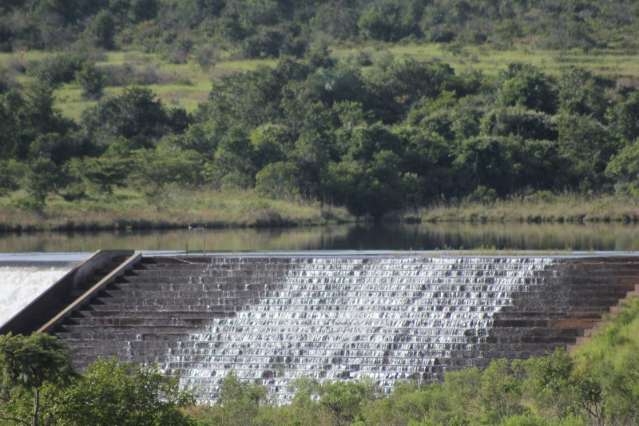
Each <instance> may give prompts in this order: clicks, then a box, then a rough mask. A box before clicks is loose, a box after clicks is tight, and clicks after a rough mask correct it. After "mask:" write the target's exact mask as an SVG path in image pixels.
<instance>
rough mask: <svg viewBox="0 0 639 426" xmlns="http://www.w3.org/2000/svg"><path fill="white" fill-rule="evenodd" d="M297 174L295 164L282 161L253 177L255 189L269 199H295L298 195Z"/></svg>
mask: <svg viewBox="0 0 639 426" xmlns="http://www.w3.org/2000/svg"><path fill="white" fill-rule="evenodd" d="M297 174H298V170H297V166H296V165H295V164H292V163H288V162H283V161H280V162H276V163H271V164H269V165H267V166H266V167H264V168H263V169H262V170H260V171H259V172H258V173H257V175H256V176H255V189H256V190H257V192H259V193H260V194H262V195H265V196H267V197H271V198H282V199H289V200H292V199H296V198H298V197H299V195H300V191H299V188H298V187H297Z"/></svg>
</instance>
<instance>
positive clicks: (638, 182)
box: [606, 142, 639, 197]
mask: <svg viewBox="0 0 639 426" xmlns="http://www.w3.org/2000/svg"><path fill="white" fill-rule="evenodd" d="M606 176H608V177H610V178H612V179H614V180H615V182H616V185H617V190H618V191H619V192H622V193H623V192H627V193H629V194H632V195H633V196H635V197H636V196H639V142H634V143H632V144H630V145H626V146H625V147H624V148H623V149H622V150H621V151H619V152H618V153H617V154H616V155H615V156H614V157H612V159H611V160H610V162H609V163H608V166H607V167H606Z"/></svg>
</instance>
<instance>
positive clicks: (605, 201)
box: [408, 193, 639, 223]
mask: <svg viewBox="0 0 639 426" xmlns="http://www.w3.org/2000/svg"><path fill="white" fill-rule="evenodd" d="M408 218H409V219H410V218H415V219H419V220H421V221H422V222H430V223H438V222H468V223H491V222H499V223H523V222H525V223H600V222H604V223H608V222H616V223H637V222H639V199H637V198H633V197H627V196H615V195H597V196H588V195H580V194H562V195H553V194H552V193H536V194H532V195H530V196H524V197H511V198H508V199H505V200H499V199H492V198H489V199H484V200H483V201H482V200H477V199H468V200H466V201H462V202H460V203H458V204H455V205H450V204H443V205H440V206H437V205H435V206H431V207H429V208H425V209H423V210H421V211H420V213H419V214H417V215H412V216H408Z"/></svg>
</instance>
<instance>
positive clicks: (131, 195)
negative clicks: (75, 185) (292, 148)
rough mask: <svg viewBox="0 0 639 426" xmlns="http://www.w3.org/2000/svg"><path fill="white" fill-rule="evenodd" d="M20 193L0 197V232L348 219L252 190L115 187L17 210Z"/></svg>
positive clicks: (314, 205) (324, 208)
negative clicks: (152, 193)
mask: <svg viewBox="0 0 639 426" xmlns="http://www.w3.org/2000/svg"><path fill="white" fill-rule="evenodd" d="M22 197H23V195H22V194H20V193H15V194H13V196H12V197H5V198H0V231H46V230H57V231H98V230H128V229H137V230H144V229H180V228H181V229H185V228H188V227H189V226H190V227H192V228H193V227H205V228H230V227H281V226H311V225H326V224H335V223H345V222H351V221H353V217H352V216H350V215H349V214H348V212H347V211H346V209H344V208H339V207H331V206H326V205H325V206H321V205H320V203H319V202H312V201H304V202H302V201H287V200H281V199H280V200H274V199H270V198H267V197H263V196H260V195H259V194H256V193H255V192H254V191H239V190H238V191H224V192H219V191H211V190H209V191H207V190H203V189H200V190H185V189H183V188H179V189H178V188H171V187H168V188H166V190H165V191H164V192H162V193H161V194H158V195H157V196H156V197H154V198H149V197H147V196H145V195H144V194H142V193H139V192H136V191H133V190H127V189H121V190H116V191H114V192H113V193H112V194H110V195H108V196H102V197H94V198H88V199H83V200H80V201H72V202H71V201H66V200H64V199H63V198H61V197H54V196H51V197H49V199H48V200H47V203H46V207H45V208H44V210H42V211H41V212H33V211H29V210H25V209H24V208H21V206H20V202H21V200H22Z"/></svg>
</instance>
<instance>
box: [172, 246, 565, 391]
mask: <svg viewBox="0 0 639 426" xmlns="http://www.w3.org/2000/svg"><path fill="white" fill-rule="evenodd" d="M554 262H555V260H553V259H552V258H547V257H406V256H402V257H393V256H389V257H367V258H356V257H330V256H328V257H317V258H312V257H308V258H307V257H291V258H270V259H269V258H250V257H248V258H244V259H237V258H231V259H224V258H216V257H214V258H212V260H211V262H210V263H209V264H208V265H207V266H206V267H205V268H204V270H203V271H202V272H201V273H200V274H197V275H193V276H191V277H190V282H191V283H192V284H195V285H196V286H197V288H198V289H199V291H200V292H201V296H202V297H201V298H200V300H199V301H198V302H197V303H198V304H207V306H209V307H210V308H211V309H213V307H214V309H215V310H221V311H226V312H234V313H235V314H234V315H217V317H216V318H213V319H211V320H210V321H209V322H208V323H206V324H204V325H203V326H202V327H200V329H199V330H198V331H196V332H193V333H191V334H190V335H189V336H188V338H186V339H180V340H178V341H177V342H176V343H175V344H172V345H171V348H170V349H169V353H168V354H167V356H166V357H164V358H165V359H166V362H164V367H165V370H166V371H168V372H170V373H173V374H179V375H180V377H181V384H182V385H183V386H185V387H190V388H194V389H195V390H196V392H197V394H198V395H199V397H200V398H201V399H202V400H209V401H210V400H214V399H215V398H216V397H217V394H218V392H219V384H220V381H221V380H222V379H223V378H224V377H225V376H226V375H227V374H228V373H229V372H230V371H234V372H235V373H236V374H237V376H238V377H239V378H240V379H242V380H250V381H260V382H261V383H263V384H265V385H266V386H267V387H268V388H269V390H270V391H272V392H273V395H274V397H275V398H276V399H277V400H279V401H280V402H284V401H286V400H287V399H289V398H290V396H291V393H290V390H289V385H290V384H291V382H292V381H293V380H295V379H296V378H300V377H308V378H312V379H316V380H319V381H325V380H337V379H362V378H371V379H372V380H373V381H375V382H376V383H378V384H379V385H380V386H381V387H382V388H383V389H384V390H386V391H388V390H390V389H391V387H392V386H393V384H394V383H395V382H396V381H397V380H402V379H409V378H411V379H418V380H426V381H428V380H433V379H435V378H437V377H439V376H440V375H441V374H442V372H443V371H444V370H445V369H447V368H461V367H465V366H472V365H480V364H482V363H484V361H485V359H484V357H485V356H486V354H485V353H484V350H485V349H486V345H485V342H486V338H487V336H488V331H489V330H490V328H491V325H492V322H493V319H494V317H495V314H496V313H498V312H499V311H500V310H501V309H502V308H504V307H508V306H512V305H513V294H516V293H521V292H534V287H535V286H540V285H541V284H544V283H546V281H547V276H548V275H549V274H548V273H547V272H548V267H549V266H550V265H552V264H553V263H554ZM551 275H552V274H551ZM229 283H236V285H229ZM249 289H250V291H248V292H247V290H249ZM215 291H217V293H215V294H216V295H215V297H214V298H207V297H206V295H207V294H213V293H208V292H215Z"/></svg>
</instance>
